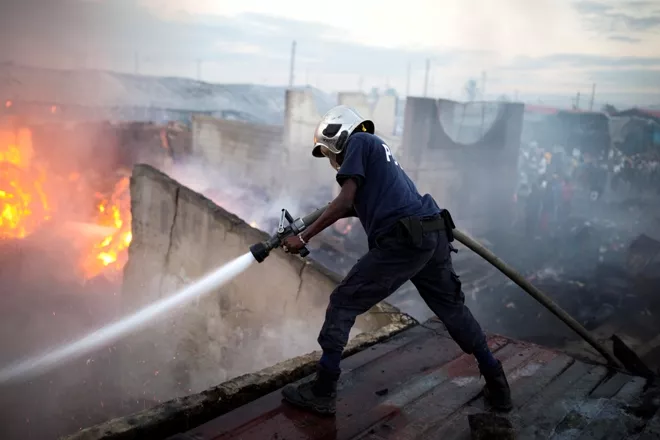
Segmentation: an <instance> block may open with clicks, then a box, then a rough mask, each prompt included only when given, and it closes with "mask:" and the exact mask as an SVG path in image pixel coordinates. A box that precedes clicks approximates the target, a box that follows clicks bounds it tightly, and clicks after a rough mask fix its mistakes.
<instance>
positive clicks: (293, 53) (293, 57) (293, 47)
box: [289, 40, 296, 88]
mask: <svg viewBox="0 0 660 440" xmlns="http://www.w3.org/2000/svg"><path fill="white" fill-rule="evenodd" d="M295 65H296V41H295V40H294V41H293V43H291V69H290V70H289V88H291V87H293V70H294V67H295Z"/></svg>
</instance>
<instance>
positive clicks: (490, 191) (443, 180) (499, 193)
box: [401, 98, 524, 233]
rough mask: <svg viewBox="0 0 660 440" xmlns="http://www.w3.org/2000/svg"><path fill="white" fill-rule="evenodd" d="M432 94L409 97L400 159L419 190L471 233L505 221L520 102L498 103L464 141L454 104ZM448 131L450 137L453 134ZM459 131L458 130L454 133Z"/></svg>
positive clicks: (511, 192)
mask: <svg viewBox="0 0 660 440" xmlns="http://www.w3.org/2000/svg"><path fill="white" fill-rule="evenodd" d="M461 105H463V104H461V103H456V102H453V101H447V100H439V101H436V100H434V99H431V98H408V99H407V102H406V112H405V119H404V131H403V140H402V153H403V156H402V157H401V162H402V164H403V166H404V167H405V169H406V171H407V172H408V173H409V174H410V176H411V177H412V178H413V180H415V182H416V184H417V185H418V188H419V190H420V191H421V192H428V193H430V194H432V195H433V196H434V197H435V199H436V200H437V202H438V203H439V204H440V205H441V206H442V207H446V208H448V209H449V210H450V211H451V212H452V214H453V216H454V218H455V220H458V221H460V224H461V226H460V227H463V228H466V229H468V230H470V231H472V232H473V233H480V232H483V231H485V230H488V229H491V228H499V227H506V226H508V225H510V222H511V221H512V215H513V206H512V201H513V195H514V193H515V190H516V184H517V161H518V151H519V148H520V136H521V132H522V120H523V112H524V106H523V105H522V104H515V103H512V104H500V103H491V105H497V106H498V109H497V110H498V111H497V112H496V113H497V115H496V116H494V117H493V118H491V119H492V120H491V121H490V122H492V123H491V124H489V126H488V127H487V128H486V129H485V130H484V131H483V133H484V134H483V136H481V137H479V138H477V140H476V141H474V142H470V143H467V144H463V143H460V142H458V140H460V139H456V137H457V136H456V133H460V130H458V129H457V127H455V126H452V125H453V124H462V123H464V121H463V120H462V119H461V118H459V117H457V116H456V114H457V113H459V112H456V110H457V106H461ZM452 137H453V138H452ZM459 137H460V136H459Z"/></svg>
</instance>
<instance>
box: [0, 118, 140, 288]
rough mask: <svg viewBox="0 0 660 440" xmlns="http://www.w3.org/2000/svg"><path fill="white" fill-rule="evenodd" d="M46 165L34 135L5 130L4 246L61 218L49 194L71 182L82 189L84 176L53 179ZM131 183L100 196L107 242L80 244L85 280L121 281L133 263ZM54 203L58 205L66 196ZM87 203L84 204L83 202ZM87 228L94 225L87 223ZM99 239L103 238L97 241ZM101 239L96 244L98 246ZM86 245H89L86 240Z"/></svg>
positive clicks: (1, 173)
mask: <svg viewBox="0 0 660 440" xmlns="http://www.w3.org/2000/svg"><path fill="white" fill-rule="evenodd" d="M49 171H52V170H49V169H48V167H47V164H46V163H41V162H39V160H38V158H37V157H35V150H34V148H33V144H32V133H31V131H30V130H29V129H25V128H23V129H19V130H0V240H9V239H21V238H25V237H28V236H29V235H30V234H32V233H34V232H35V231H36V230H37V229H38V228H39V227H41V226H43V224H44V223H45V222H46V221H49V220H51V218H52V217H53V216H54V214H55V213H56V212H55V211H56V209H55V208H56V206H51V204H52V202H49V198H48V197H47V194H46V192H45V189H49V188H53V186H55V184H58V185H57V186H58V187H61V185H59V183H62V182H63V181H67V182H68V183H69V184H70V185H74V184H77V183H80V182H81V180H82V179H83V178H84V175H81V174H80V173H77V172H74V173H71V174H69V175H66V176H64V175H63V176H58V175H54V174H52V173H49ZM128 188H129V179H128V177H124V178H122V179H120V180H119V181H118V182H117V183H116V184H115V187H114V190H113V191H112V194H111V195H110V196H109V197H104V196H103V195H101V194H97V197H98V198H99V202H98V205H97V213H96V218H95V219H94V220H93V221H94V223H95V224H96V226H97V227H100V230H101V231H103V233H105V231H107V236H106V237H105V238H104V239H103V240H100V241H99V242H98V243H93V242H91V243H90V242H87V241H82V242H78V243H77V246H76V247H78V248H82V249H83V252H84V255H83V256H82V265H81V267H80V269H81V270H82V272H83V275H84V277H85V279H91V278H94V277H96V276H98V275H100V274H104V275H106V276H108V277H109V278H116V276H117V275H118V274H120V273H121V270H122V269H123V266H124V264H125V262H126V260H127V259H128V255H127V254H128V253H127V249H128V246H129V245H130V243H131V239H132V235H131V217H130V193H129V191H128ZM50 195H51V196H56V197H53V198H51V201H56V200H58V197H57V196H61V194H50ZM83 202H84V201H83ZM81 220H82V221H83V222H87V221H88V220H89V219H81ZM97 238H98V237H97ZM97 238H95V239H94V240H96V239H97ZM81 240H84V239H82V238H81Z"/></svg>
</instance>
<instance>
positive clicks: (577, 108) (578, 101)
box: [575, 92, 580, 110]
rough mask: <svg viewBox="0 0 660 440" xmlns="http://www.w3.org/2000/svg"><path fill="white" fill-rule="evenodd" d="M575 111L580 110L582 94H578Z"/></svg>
mask: <svg viewBox="0 0 660 440" xmlns="http://www.w3.org/2000/svg"><path fill="white" fill-rule="evenodd" d="M575 110H580V92H577V96H576V97H575Z"/></svg>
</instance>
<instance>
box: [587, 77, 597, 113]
mask: <svg viewBox="0 0 660 440" xmlns="http://www.w3.org/2000/svg"><path fill="white" fill-rule="evenodd" d="M595 97H596V83H594V85H593V86H592V87H591V101H589V111H592V110H593V109H594V98H595Z"/></svg>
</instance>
